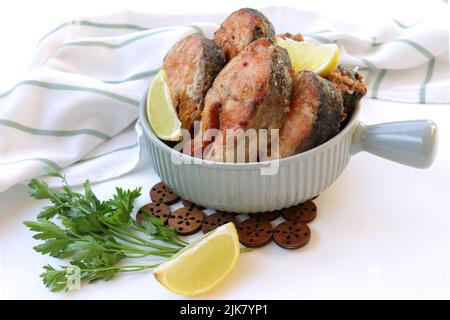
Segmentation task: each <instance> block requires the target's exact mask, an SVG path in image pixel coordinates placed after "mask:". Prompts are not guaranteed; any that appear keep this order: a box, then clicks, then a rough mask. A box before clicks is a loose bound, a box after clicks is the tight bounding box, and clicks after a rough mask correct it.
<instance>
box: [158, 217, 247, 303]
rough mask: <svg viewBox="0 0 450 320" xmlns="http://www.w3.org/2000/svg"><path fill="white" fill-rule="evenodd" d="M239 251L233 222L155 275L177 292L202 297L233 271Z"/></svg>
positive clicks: (198, 243) (163, 283)
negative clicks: (201, 295)
mask: <svg viewBox="0 0 450 320" xmlns="http://www.w3.org/2000/svg"><path fill="white" fill-rule="evenodd" d="M239 252H240V245H239V238H238V234H237V231H236V227H235V226H234V224H233V223H231V222H230V223H227V224H225V225H223V226H220V227H219V228H217V229H215V230H213V231H211V232H209V233H207V234H206V235H205V236H203V237H202V238H200V239H199V240H197V241H195V242H193V243H191V244H190V245H189V246H187V247H186V248H184V249H183V250H181V251H180V252H179V253H177V254H176V255H175V256H173V257H172V258H171V259H170V260H168V261H167V262H165V263H164V264H161V265H160V266H159V267H158V268H156V269H154V271H153V274H154V276H155V278H156V279H157V280H158V281H159V282H160V283H161V284H162V285H163V286H164V287H165V288H167V289H168V290H170V291H172V292H174V293H177V294H182V295H188V296H194V295H199V294H202V293H205V292H207V291H209V290H211V289H212V288H213V287H215V286H216V285H217V284H218V283H219V282H220V281H222V280H223V279H224V278H225V276H226V275H227V274H229V273H230V272H231V271H232V270H233V268H234V266H235V264H236V261H237V259H238V257H239Z"/></svg>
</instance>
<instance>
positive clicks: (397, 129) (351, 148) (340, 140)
mask: <svg viewBox="0 0 450 320" xmlns="http://www.w3.org/2000/svg"><path fill="white" fill-rule="evenodd" d="M146 100H147V94H145V95H144V97H143V99H142V102H141V105H140V107H139V120H140V123H141V125H142V128H143V132H144V136H145V139H144V140H145V148H146V150H147V152H149V153H150V156H151V159H152V160H153V165H154V168H155V170H156V172H157V173H158V175H159V176H160V178H161V180H162V181H164V182H165V183H166V184H167V185H168V186H169V187H170V188H172V189H173V190H174V191H175V192H176V193H177V194H178V195H180V196H181V197H182V198H184V199H188V200H190V201H192V202H194V203H197V204H199V205H202V206H204V207H207V208H213V209H217V210H222V211H230V212H240V213H246V212H262V211H270V210H277V209H281V208H285V207H289V206H292V205H295V204H298V203H300V202H303V201H306V200H308V199H311V198H312V197H314V196H316V195H318V194H319V193H321V192H323V191H324V190H325V189H326V188H328V187H329V186H330V185H331V184H332V183H333V182H334V181H335V180H336V179H337V178H338V177H339V176H340V175H341V174H342V172H343V171H344V169H345V167H346V166H347V164H348V162H349V160H350V157H351V155H352V154H355V153H357V152H359V151H363V150H364V151H368V152H371V153H373V154H376V155H378V156H381V157H384V158H387V159H390V160H393V161H396V162H399V163H403V164H406V165H410V166H413V167H417V168H426V167H428V166H429V165H431V163H432V162H433V160H434V157H435V153H436V149H437V127H436V125H435V124H434V123H433V122H432V121H429V120H415V121H403V122H392V123H385V124H379V125H373V126H365V125H364V124H362V123H361V122H359V121H358V114H359V108H360V107H359V106H358V107H357V108H356V110H355V112H354V113H353V115H352V118H351V119H350V120H349V122H348V123H347V125H346V127H345V128H344V129H343V130H342V131H341V132H339V134H337V135H336V136H335V137H334V138H332V139H330V140H329V141H327V142H325V143H323V144H321V145H320V146H318V147H316V148H314V149H311V150H309V151H306V152H303V153H300V154H297V155H293V156H290V157H287V158H283V159H280V160H272V161H266V162H258V163H219V162H212V161H206V160H200V159H196V158H193V157H190V156H188V155H184V154H181V153H179V152H177V151H174V150H173V149H172V148H170V147H169V146H167V145H166V144H164V143H163V142H162V141H161V140H159V139H158V138H157V137H156V135H155V134H154V132H153V130H152V129H151V127H150V125H149V123H148V120H147V113H146ZM174 156H175V158H176V159H177V160H178V161H179V160H183V162H184V163H181V164H179V162H178V161H173V157H174ZM274 161H278V164H277V163H274ZM270 166H271V167H272V168H276V167H277V166H278V170H277V171H276V169H274V170H273V171H276V173H275V174H272V175H267V174H263V173H267V171H268V170H269V169H268V168H269V167H270Z"/></svg>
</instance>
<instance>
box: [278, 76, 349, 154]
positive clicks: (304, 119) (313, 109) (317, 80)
mask: <svg viewBox="0 0 450 320" xmlns="http://www.w3.org/2000/svg"><path fill="white" fill-rule="evenodd" d="M342 112H343V105H342V96H341V94H340V92H339V90H338V88H337V87H336V86H335V85H334V84H333V83H331V82H330V81H328V80H326V79H324V78H322V77H320V76H318V75H317V74H315V73H314V72H309V71H301V72H298V73H297V74H295V75H294V77H293V86H292V97H291V103H290V110H289V112H287V113H286V114H285V116H284V118H283V124H282V126H281V129H280V146H279V153H280V157H287V156H290V155H293V154H295V153H298V152H302V151H306V150H308V149H311V148H314V147H316V146H318V145H319V144H321V143H323V142H325V141H327V140H328V139H330V138H331V137H333V136H334V135H335V134H337V132H338V130H339V124H340V116H341V113H342Z"/></svg>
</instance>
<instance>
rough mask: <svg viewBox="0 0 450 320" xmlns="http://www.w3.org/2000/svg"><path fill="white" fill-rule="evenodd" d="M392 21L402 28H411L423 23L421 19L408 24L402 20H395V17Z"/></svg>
mask: <svg viewBox="0 0 450 320" xmlns="http://www.w3.org/2000/svg"><path fill="white" fill-rule="evenodd" d="M392 21H393V22H395V24H396V25H398V26H399V27H400V28H402V29H409V28H412V27H414V26H416V25H418V24H419V23H421V21H417V22H414V23H411V24H410V25H407V24H404V23H401V22H400V21H398V20H395V19H392Z"/></svg>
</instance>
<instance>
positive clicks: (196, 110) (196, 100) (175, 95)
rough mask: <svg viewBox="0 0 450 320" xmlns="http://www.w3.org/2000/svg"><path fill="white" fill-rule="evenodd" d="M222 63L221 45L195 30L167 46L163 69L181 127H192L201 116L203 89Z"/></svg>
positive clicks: (209, 83) (212, 79)
mask: <svg viewBox="0 0 450 320" xmlns="http://www.w3.org/2000/svg"><path fill="white" fill-rule="evenodd" d="M224 65H225V59H224V57H223V54H222V52H221V50H220V48H219V47H218V46H217V45H216V44H215V43H214V41H212V40H209V39H206V38H205V37H203V36H201V35H198V34H192V35H190V36H188V37H186V38H184V39H182V40H180V41H179V42H177V43H176V44H175V45H174V46H173V47H172V48H171V49H170V50H169V52H168V53H167V55H166V56H165V58H164V62H163V69H164V71H165V73H166V81H167V84H168V86H169V89H170V94H171V98H172V101H173V103H174V106H175V108H176V111H177V115H178V118H179V119H180V121H181V126H182V128H184V129H187V130H189V131H192V130H193V126H194V121H196V120H200V116H201V111H202V110H203V106H204V99H205V95H206V92H207V90H208V89H209V87H210V86H211V84H212V83H213V81H214V79H215V77H216V75H217V74H218V73H219V71H220V70H221V69H222V68H223V66H224Z"/></svg>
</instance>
